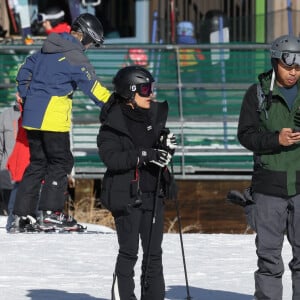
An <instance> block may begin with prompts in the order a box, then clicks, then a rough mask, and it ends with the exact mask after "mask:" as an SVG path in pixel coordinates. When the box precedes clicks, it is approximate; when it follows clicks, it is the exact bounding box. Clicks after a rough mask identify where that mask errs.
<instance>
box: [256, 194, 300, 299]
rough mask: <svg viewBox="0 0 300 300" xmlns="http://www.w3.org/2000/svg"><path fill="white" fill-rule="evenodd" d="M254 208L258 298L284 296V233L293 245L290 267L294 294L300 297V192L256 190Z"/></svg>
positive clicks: (294, 296) (294, 297) (279, 297)
mask: <svg viewBox="0 0 300 300" xmlns="http://www.w3.org/2000/svg"><path fill="white" fill-rule="evenodd" d="M253 199H254V201H255V204H254V205H253V207H252V208H251V210H252V211H251V219H252V222H251V223H252V224H251V225H252V227H254V228H253V229H254V230H255V231H256V240H255V242H256V249H257V251H256V253H257V256H258V262H257V266H258V270H257V271H256V272H255V274H254V278H255V299H257V300H282V294H283V286H282V275H283V273H284V264H283V259H282V255H281V253H282V247H283V242H284V234H285V233H286V234H287V238H288V241H289V243H290V245H291V247H292V256H293V258H292V260H291V261H290V263H289V267H290V270H291V273H292V286H293V298H292V300H300V195H296V196H293V197H289V198H280V197H274V196H269V195H263V194H258V193H254V194H253Z"/></svg>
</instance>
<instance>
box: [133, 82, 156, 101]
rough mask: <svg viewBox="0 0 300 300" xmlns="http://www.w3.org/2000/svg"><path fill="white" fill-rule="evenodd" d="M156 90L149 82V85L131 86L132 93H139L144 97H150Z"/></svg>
mask: <svg viewBox="0 0 300 300" xmlns="http://www.w3.org/2000/svg"><path fill="white" fill-rule="evenodd" d="M153 90H154V83H153V82H147V83H140V84H136V85H132V86H131V91H132V92H137V93H138V94H139V95H140V96H142V97H149V96H150V95H151V94H152V93H153Z"/></svg>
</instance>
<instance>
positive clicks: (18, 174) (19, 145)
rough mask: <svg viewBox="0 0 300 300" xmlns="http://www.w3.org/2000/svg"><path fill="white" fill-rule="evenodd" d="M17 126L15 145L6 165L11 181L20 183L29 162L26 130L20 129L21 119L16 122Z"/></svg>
mask: <svg viewBox="0 0 300 300" xmlns="http://www.w3.org/2000/svg"><path fill="white" fill-rule="evenodd" d="M18 126H19V129H18V134H17V138H16V143H15V146H14V148H13V151H12V153H11V155H10V156H9V158H8V161H7V165H6V166H7V169H8V170H9V172H10V174H11V179H12V180H13V181H21V179H22V177H23V174H24V171H25V169H26V167H27V166H28V164H29V160H30V152H29V146H28V140H27V135H26V130H25V129H24V128H23V127H22V117H20V118H19V120H18Z"/></svg>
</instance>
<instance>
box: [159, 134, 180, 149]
mask: <svg viewBox="0 0 300 300" xmlns="http://www.w3.org/2000/svg"><path fill="white" fill-rule="evenodd" d="M159 141H160V145H161V148H162V149H165V150H167V151H168V152H169V153H170V154H171V155H173V154H174V152H175V149H176V148H177V141H176V136H175V135H174V133H172V132H170V130H169V129H165V130H164V131H163V132H162V134H161V136H160V138H159Z"/></svg>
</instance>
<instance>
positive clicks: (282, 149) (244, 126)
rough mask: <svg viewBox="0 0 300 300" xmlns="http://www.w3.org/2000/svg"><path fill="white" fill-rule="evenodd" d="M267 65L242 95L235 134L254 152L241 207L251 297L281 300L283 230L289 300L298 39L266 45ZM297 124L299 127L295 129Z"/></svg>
mask: <svg viewBox="0 0 300 300" xmlns="http://www.w3.org/2000/svg"><path fill="white" fill-rule="evenodd" d="M270 52H271V64H272V69H271V70H270V71H268V72H266V73H262V74H260V75H259V77H258V78H259V83H258V84H254V85H252V86H251V87H250V88H249V89H248V90H247V92H246V93H245V96H244V100H243V103H242V107H241V112H240V118H239V124H238V138H239V141H240V143H241V144H242V145H243V146H244V147H245V148H247V149H248V150H250V151H252V152H253V153H254V170H253V175H252V186H251V190H252V198H253V201H254V204H251V205H246V207H245V211H246V215H247V220H248V223H249V225H250V226H251V227H252V228H253V229H254V230H255V231H256V234H257V235H256V249H257V251H256V253H257V256H258V263H257V265H258V269H257V271H256V272H255V294H254V296H255V299H256V300H267V299H270V300H281V299H282V275H283V272H284V264H283V260H282V256H281V252H282V246H283V241H284V234H285V233H287V237H288V240H289V242H290V245H291V247H292V255H293V258H292V260H291V261H290V263H289V267H290V270H291V273H292V281H293V300H296V299H300V143H299V142H300V132H298V129H300V126H299V123H300V122H299V120H300V82H299V78H300V38H298V37H294V36H288V35H285V36H280V37H279V38H277V39H275V41H274V42H273V43H272V45H271V49H270ZM298 126H299V127H298Z"/></svg>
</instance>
